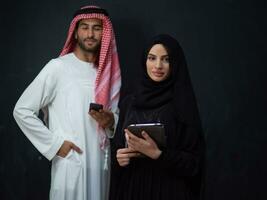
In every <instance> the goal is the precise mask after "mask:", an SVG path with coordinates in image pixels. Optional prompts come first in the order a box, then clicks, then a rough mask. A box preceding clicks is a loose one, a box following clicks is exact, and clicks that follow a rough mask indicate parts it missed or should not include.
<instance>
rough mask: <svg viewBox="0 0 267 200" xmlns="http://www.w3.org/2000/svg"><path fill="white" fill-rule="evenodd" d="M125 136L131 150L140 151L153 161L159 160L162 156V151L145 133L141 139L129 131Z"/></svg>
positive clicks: (126, 130)
mask: <svg viewBox="0 0 267 200" xmlns="http://www.w3.org/2000/svg"><path fill="white" fill-rule="evenodd" d="M125 136H126V140H127V143H128V147H129V148H130V149H132V150H134V151H138V152H140V153H142V154H144V155H146V156H148V157H150V158H152V159H157V158H158V157H159V156H160V155H161V150H160V149H159V148H158V146H157V144H156V143H155V142H154V140H153V139H152V138H151V137H149V135H148V134H147V133H146V132H145V131H143V132H142V136H143V138H139V137H137V136H135V135H133V134H132V133H131V132H130V131H129V130H128V129H125Z"/></svg>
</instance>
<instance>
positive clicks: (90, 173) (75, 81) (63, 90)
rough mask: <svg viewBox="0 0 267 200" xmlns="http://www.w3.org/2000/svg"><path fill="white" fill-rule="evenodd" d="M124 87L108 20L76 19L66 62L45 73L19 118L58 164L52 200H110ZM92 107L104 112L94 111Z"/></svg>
mask: <svg viewBox="0 0 267 200" xmlns="http://www.w3.org/2000/svg"><path fill="white" fill-rule="evenodd" d="M120 84H121V77H120V69H119V61H118V55H117V50H116V42H115V36H114V33H113V28H112V24H111V21H110V19H109V17H108V14H107V12H106V11H105V10H104V9H101V8H99V7H95V6H87V7H83V8H81V9H80V10H78V11H76V12H75V14H74V17H73V20H72V22H71V25H70V28H69V33H68V37H67V41H66V43H65V46H64V48H63V50H62V52H61V54H60V57H58V58H56V59H52V60H51V61H50V62H48V64H47V65H46V66H45V67H44V68H43V69H42V71H41V72H40V73H39V74H38V76H37V77H36V78H35V79H34V80H33V82H32V83H31V84H30V85H29V86H28V88H27V89H26V90H25V91H24V93H23V94H22V96H21V97H20V99H19V100H18V102H17V104H16V106H15V109H14V113H13V114H14V117H15V119H16V121H17V123H18V125H19V126H20V128H21V129H22V131H23V132H24V134H25V135H26V136H27V137H28V139H29V140H30V141H31V142H32V144H33V145H34V146H35V147H36V148H37V149H38V150H39V151H40V152H41V153H42V154H43V155H44V156H45V157H46V158H47V159H49V160H52V169H51V188H50V199H52V200H63V199H64V200H104V199H108V188H109V162H110V156H109V155H110V150H109V141H108V138H107V137H112V135H113V130H114V127H115V125H116V122H117V116H118V113H117V110H118V109H117V104H118V99H119V90H120ZM91 102H96V103H99V104H102V105H103V106H104V109H101V110H100V111H99V112H98V111H94V110H91V111H88V109H89V104H90V103H91ZM40 109H43V110H46V111H48V113H49V118H48V125H49V128H48V127H47V126H45V125H44V124H43V123H42V121H41V120H39V118H38V112H39V110H40ZM45 113H46V112H45ZM88 113H89V115H88ZM113 113H114V114H113Z"/></svg>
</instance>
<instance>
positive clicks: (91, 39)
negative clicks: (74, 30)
mask: <svg viewBox="0 0 267 200" xmlns="http://www.w3.org/2000/svg"><path fill="white" fill-rule="evenodd" d="M83 41H90V42H97V40H96V39H95V38H93V37H90V38H89V37H88V38H85V39H84V40H83Z"/></svg>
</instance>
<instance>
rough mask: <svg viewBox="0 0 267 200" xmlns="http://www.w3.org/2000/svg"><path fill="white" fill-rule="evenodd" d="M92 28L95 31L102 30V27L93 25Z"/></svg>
mask: <svg viewBox="0 0 267 200" xmlns="http://www.w3.org/2000/svg"><path fill="white" fill-rule="evenodd" d="M94 30H95V31H101V30H102V27H94Z"/></svg>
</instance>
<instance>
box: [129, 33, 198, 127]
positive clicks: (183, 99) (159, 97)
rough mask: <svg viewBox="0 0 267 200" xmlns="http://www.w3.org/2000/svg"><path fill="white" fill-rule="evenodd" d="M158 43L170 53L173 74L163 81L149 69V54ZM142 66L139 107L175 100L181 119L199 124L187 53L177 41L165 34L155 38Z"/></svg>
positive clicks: (173, 101)
mask: <svg viewBox="0 0 267 200" xmlns="http://www.w3.org/2000/svg"><path fill="white" fill-rule="evenodd" d="M155 44H162V45H163V46H164V47H165V49H166V51H167V53H168V55H169V64H170V74H169V76H168V78H167V79H165V80H164V81H161V82H155V81H153V80H152V79H151V78H150V77H149V75H148V74H147V69H146V60H147V55H148V53H149V51H150V49H151V48H152V47H153V46H154V45H155ZM142 69H143V73H142V74H143V75H142V76H143V77H142V80H141V84H140V86H139V88H138V90H137V93H136V95H135V100H134V106H135V107H136V108H139V109H153V108H158V107H161V106H163V105H165V104H166V103H169V102H170V101H172V104H173V106H174V108H175V113H177V117H178V118H179V120H181V121H182V122H184V123H188V124H196V125H200V119H199V114H198V109H197V103H196V99H195V95H194V91H193V88H192V85H191V80H190V76H189V73H188V70H187V65H186V60H185V56H184V53H183V50H182V48H181V46H180V45H179V43H178V42H177V40H175V39H174V38H173V37H171V36H169V35H166V34H162V35H157V36H155V37H154V38H152V40H151V41H150V42H149V43H148V45H147V47H146V48H145V52H144V54H143V58H142Z"/></svg>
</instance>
